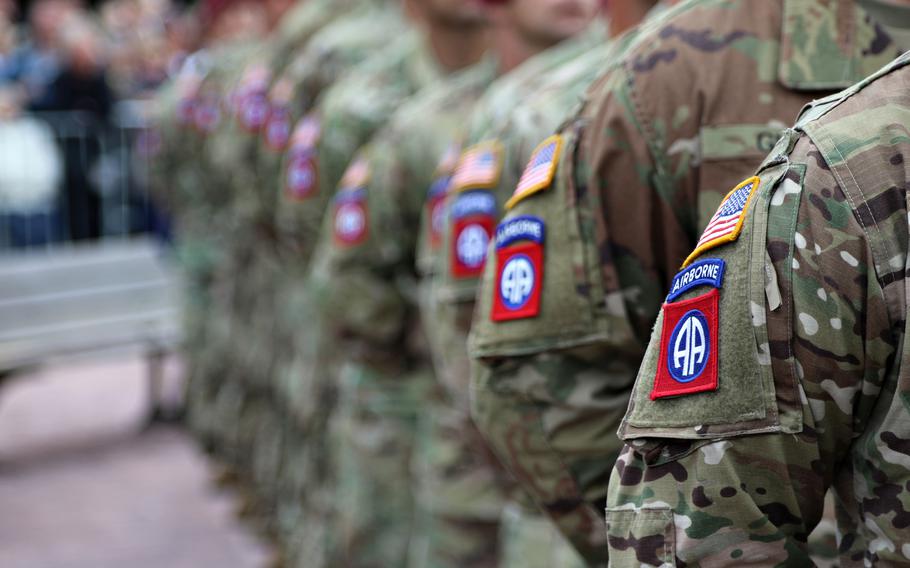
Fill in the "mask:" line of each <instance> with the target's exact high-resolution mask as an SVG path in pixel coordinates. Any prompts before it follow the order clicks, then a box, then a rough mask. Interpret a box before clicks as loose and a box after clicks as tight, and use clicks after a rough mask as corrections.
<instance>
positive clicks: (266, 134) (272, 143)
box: [262, 105, 291, 154]
mask: <svg viewBox="0 0 910 568" xmlns="http://www.w3.org/2000/svg"><path fill="white" fill-rule="evenodd" d="M262 138H263V142H264V143H265V147H266V148H268V149H269V150H270V151H271V152H274V153H276V154H279V153H281V152H284V150H285V149H286V148H287V145H288V141H290V139H291V111H290V109H288V107H286V106H284V105H275V106H272V107H271V109H270V110H269V118H268V120H267V121H266V123H265V126H264V127H263V130H262Z"/></svg>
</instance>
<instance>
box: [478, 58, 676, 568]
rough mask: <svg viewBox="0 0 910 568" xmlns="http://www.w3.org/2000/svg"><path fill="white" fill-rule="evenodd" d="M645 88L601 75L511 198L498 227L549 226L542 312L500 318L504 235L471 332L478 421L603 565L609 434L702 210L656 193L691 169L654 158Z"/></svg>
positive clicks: (614, 442)
mask: <svg viewBox="0 0 910 568" xmlns="http://www.w3.org/2000/svg"><path fill="white" fill-rule="evenodd" d="M637 95H638V94H636V93H633V91H632V89H631V82H630V78H629V75H628V74H627V72H626V70H625V69H622V68H617V69H614V70H613V71H612V72H610V73H608V74H606V75H605V76H604V77H602V78H601V79H600V80H599V81H598V83H597V84H596V85H595V86H594V88H593V89H592V90H591V91H590V92H589V94H588V96H587V99H588V101H587V102H586V103H585V106H584V108H583V109H582V110H581V113H580V115H579V118H577V119H576V120H573V121H570V122H569V123H568V124H567V125H566V126H565V127H564V128H563V129H562V133H561V144H562V146H561V151H560V152H559V156H558V164H557V165H556V171H555V174H554V177H553V180H552V181H551V182H550V183H549V184H545V186H544V187H541V188H537V189H535V191H533V192H529V193H528V195H527V196H525V197H520V198H517V199H516V198H514V197H513V206H512V208H511V209H510V210H509V211H508V213H507V215H506V216H505V218H504V219H503V222H502V223H501V224H500V227H501V228H502V227H505V226H507V225H508V224H509V223H510V222H512V221H513V220H517V219H521V218H528V217H531V218H536V219H539V220H540V221H541V222H542V223H543V225H544V226H545V242H544V243H543V247H542V248H543V260H542V263H541V269H542V273H543V274H542V277H541V279H540V281H539V286H540V287H541V289H540V291H539V294H540V300H539V302H540V303H539V308H538V310H537V313H536V314H534V315H533V316H532V317H524V318H516V319H511V320H508V321H494V317H493V315H492V314H493V311H494V307H495V306H496V305H497V304H500V300H499V299H498V298H497V296H498V295H499V294H501V293H502V291H503V290H504V289H505V288H503V283H504V281H503V278H504V274H505V272H504V266H505V265H504V262H501V261H504V260H505V259H506V258H507V255H508V254H509V248H510V247H509V246H504V247H502V248H499V247H498V245H495V244H494V247H496V250H494V251H493V252H491V254H490V259H491V261H490V262H489V263H487V268H486V270H485V273H484V280H483V284H482V288H481V291H480V295H479V296H478V311H477V312H476V314H475V317H474V327H473V329H472V337H471V351H472V357H473V358H474V360H475V361H474V366H473V369H472V374H473V377H472V386H473V390H474V392H473V393H472V397H473V404H474V408H473V412H474V416H475V419H476V420H477V421H478V423H479V424H480V425H481V428H482V429H483V431H484V433H485V434H486V435H487V436H488V437H489V439H490V440H491V442H492V444H493V446H494V447H495V448H496V450H497V453H498V455H499V457H500V459H502V460H503V461H504V463H506V464H507V466H508V467H509V468H510V470H512V472H513V473H514V474H515V475H516V477H517V478H518V479H519V480H520V481H521V483H522V484H523V486H524V487H525V488H526V489H528V490H529V491H530V492H531V493H532V494H533V496H534V498H535V500H536V501H537V502H538V504H539V505H541V506H542V508H544V510H545V511H547V513H548V514H549V515H550V516H551V517H552V518H554V520H556V522H557V524H558V525H559V526H560V528H561V530H563V532H564V533H565V534H566V536H567V537H568V538H569V539H570V541H571V542H572V543H573V544H574V545H575V546H576V548H578V549H579V550H580V551H581V552H582V554H583V555H584V557H585V558H586V560H587V561H588V562H589V563H591V564H593V565H598V564H600V563H603V562H605V561H606V554H605V553H606V547H605V543H604V535H605V527H604V524H603V514H602V510H603V505H604V503H605V500H606V493H607V481H608V479H609V475H610V469H611V457H609V456H615V455H616V454H617V453H618V452H619V450H620V447H621V443H620V442H619V440H618V439H616V438H615V437H614V436H612V435H610V434H609V432H611V431H613V430H614V429H615V428H616V427H617V426H618V424H619V421H620V419H621V418H622V415H623V413H624V410H625V406H626V401H627V399H628V393H629V389H630V387H631V384H632V382H633V380H634V377H635V370H636V369H637V367H638V363H639V361H640V358H641V355H642V352H643V343H644V339H645V337H646V334H647V333H648V331H649V330H650V322H649V321H647V320H648V318H649V317H650V318H651V320H653V318H654V316H655V314H656V312H657V311H658V309H659V306H660V299H661V297H660V295H659V293H660V290H661V289H662V288H663V286H664V280H665V279H666V278H667V277H666V274H667V272H671V271H673V270H675V268H676V267H677V266H676V265H675V264H671V263H670V259H671V258H673V253H668V252H667V251H668V250H669V249H673V250H675V249H676V248H678V247H680V246H682V245H681V243H686V242H688V241H689V238H688V236H687V233H686V232H685V231H684V230H683V228H682V224H681V222H680V221H679V219H678V215H677V214H676V211H677V210H682V211H691V210H692V209H694V207H693V206H692V205H691V204H688V206H686V203H685V197H686V196H687V195H689V194H686V193H681V194H680V195H676V196H675V199H673V200H672V203H671V202H670V200H668V199H667V194H666V193H661V192H660V191H659V190H655V189H654V188H655V187H657V188H659V189H663V188H666V187H669V186H671V184H673V183H675V186H674V187H685V183H684V181H685V180H683V181H680V180H679V179H675V178H674V176H676V175H677V174H675V172H677V171H681V172H686V171H688V169H689V168H685V167H679V168H671V167H668V165H667V164H662V163H658V162H657V160H656V159H655V157H654V156H655V149H656V146H655V144H656V143H655V142H654V140H653V139H652V138H651V137H650V136H649V134H650V132H643V131H642V129H643V124H645V123H646V122H647V121H651V120H653V119H652V117H651V116H644V117H643V116H642V114H641V111H642V107H641V106H640V105H639V104H638V103H637V102H636V101H635V96H637ZM685 128H690V127H689V125H679V131H683V130H684V129H685ZM690 129H691V128H690ZM674 134H676V133H674ZM692 136H694V133H693V134H692ZM683 158H684V157H683V156H681V157H680V158H679V159H680V160H682V159H683ZM620 164H621V165H620ZM530 187H531V188H532V189H534V186H533V185H532V186H530ZM630 195H634V199H631V198H630ZM614 224H615V226H614ZM682 256H684V255H682ZM500 270H502V271H500ZM671 273H672V272H671ZM506 284H509V283H508V282H506ZM500 305H501V304H500Z"/></svg>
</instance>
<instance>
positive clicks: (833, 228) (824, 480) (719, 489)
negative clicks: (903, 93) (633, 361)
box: [607, 133, 906, 566]
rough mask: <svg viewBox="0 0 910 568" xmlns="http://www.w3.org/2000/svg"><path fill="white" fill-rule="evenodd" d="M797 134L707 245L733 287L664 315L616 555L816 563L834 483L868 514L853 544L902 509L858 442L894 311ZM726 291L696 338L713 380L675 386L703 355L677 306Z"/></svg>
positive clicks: (659, 561) (643, 377)
mask: <svg viewBox="0 0 910 568" xmlns="http://www.w3.org/2000/svg"><path fill="white" fill-rule="evenodd" d="M794 143H795V147H793V148H792V154H791V158H790V159H789V161H788V160H786V159H784V160H778V161H777V163H775V161H774V160H772V161H771V162H769V163H770V165H769V166H768V167H766V168H765V169H764V170H763V172H762V174H761V175H760V177H759V179H758V180H757V181H758V189H756V190H754V191H755V192H756V194H755V195H754V197H753V200H752V201H751V202H750V204H749V205H748V207H749V209H748V212H747V214H746V217H745V222H744V223H743V225H742V232H741V233H740V234H739V237H738V238H737V239H736V240H735V241H734V242H732V243H731V244H725V245H724V246H721V247H720V248H717V249H715V250H711V251H710V252H708V253H703V254H702V255H701V256H700V257H699V259H704V258H706V257H708V256H710V257H712V259H710V260H711V262H717V261H718V260H720V261H722V262H724V263H725V267H726V272H725V275H724V276H723V279H724V280H723V282H722V284H720V285H719V286H718V289H717V290H711V291H710V292H705V287H704V286H701V287H696V288H695V289H692V290H690V291H688V292H685V293H684V294H682V295H681V296H679V298H674V299H673V300H672V301H670V300H668V303H667V304H665V306H664V309H663V311H662V314H661V316H660V318H659V319H658V321H657V324H656V327H655V331H654V335H653V336H652V339H651V345H650V347H649V349H648V353H647V354H646V356H645V360H644V363H643V365H642V368H641V371H640V373H639V376H638V379H637V381H636V386H635V388H634V391H633V395H632V401H631V403H630V406H629V409H628V412H627V415H626V417H625V419H624V420H623V424H622V427H621V429H620V435H621V436H622V437H623V438H624V439H625V441H626V444H627V445H626V447H625V448H624V449H623V451H622V454H621V456H620V457H619V459H618V460H617V462H616V466H615V469H614V472H613V475H612V479H611V481H610V494H609V506H608V510H607V521H608V542H609V549H610V558H611V562H612V563H613V564H614V565H616V566H662V565H673V564H674V562H676V563H679V564H681V565H744V564H762V565H793V566H797V565H799V566H802V565H810V564H811V560H810V558H809V554H808V552H807V548H806V540H807V537H808V535H809V533H810V532H811V531H812V529H813V527H814V526H815V525H816V524H817V523H818V521H819V519H820V518H821V515H822V509H823V500H824V495H825V492H826V490H827V488H828V487H830V486H832V485H835V486H836V487H839V489H840V490H841V491H842V497H844V498H847V499H850V498H851V497H855V498H857V499H858V500H861V501H862V503H863V505H862V507H863V508H865V509H866V512H867V513H866V517H865V526H853V527H849V528H847V530H846V532H845V534H844V537H843V539H842V541H841V543H840V545H841V549H842V550H841V551H842V552H843V551H844V550H848V549H849V548H850V546H851V540H852V539H853V537H854V536H855V535H856V534H857V533H855V532H854V531H858V532H859V533H866V536H869V534H870V531H871V532H872V533H877V532H878V531H880V530H882V534H880V536H882V537H884V534H885V533H888V532H889V528H888V526H889V525H890V524H891V523H890V522H889V521H888V520H887V519H886V518H885V517H887V516H888V515H889V514H890V512H891V511H898V512H899V514H900V511H902V510H903V505H902V503H901V502H900V501H898V500H897V499H896V497H891V496H889V495H891V494H892V491H891V489H892V488H891V486H889V485H888V484H887V483H883V480H882V479H880V478H879V476H881V472H877V471H876V470H875V468H874V467H873V466H872V462H871V461H868V460H866V459H862V457H859V458H858V459H857V455H856V454H854V456H853V457H854V461H853V462H852V463H850V457H851V454H850V450H851V447H852V445H853V444H855V443H856V441H857V438H858V437H859V436H860V435H861V433H862V432H863V431H864V430H865V429H866V427H867V426H868V425H869V424H870V418H872V416H873V413H874V408H875V405H876V404H877V402H878V399H879V397H880V394H882V392H883V387H884V386H885V384H886V382H887V375H888V372H889V368H891V367H890V361H891V360H892V358H893V357H894V355H895V351H894V348H893V345H895V342H894V337H895V325H896V324H898V323H899V322H897V321H895V320H894V318H893V313H891V312H889V308H888V305H887V304H888V302H887V301H886V297H885V293H884V292H883V288H882V284H881V281H880V280H879V278H878V277H877V274H876V272H875V270H874V269H873V267H874V265H875V260H874V259H873V258H872V257H873V255H872V251H871V249H870V245H869V242H868V240H867V238H866V233H865V231H864V227H863V226H861V225H860V223H859V221H858V216H857V214H856V212H855V211H854V210H853V208H852V204H851V200H850V199H848V198H847V196H846V195H845V193H844V191H843V189H842V188H841V186H840V183H839V180H838V179H837V178H836V177H835V175H834V174H833V173H832V171H831V170H830V169H829V167H828V166H827V165H826V164H825V163H824V162H823V160H822V159H821V157H820V155H819V152H818V151H817V150H816V149H815V148H814V146H813V144H812V143H811V142H810V141H809V140H808V139H807V138H801V139H798V141H797V136H796V135H795V134H793V133H791V134H790V135H789V136H787V137H785V138H784V140H783V141H782V142H781V143H779V147H782V146H787V145H789V146H793V144H794ZM905 209H906V206H905V205H904V204H903V203H900V204H898V205H897V206H896V211H897V210H899V211H900V212H902V213H903V214H905ZM897 216H899V215H897ZM900 222H901V223H903V222H905V220H904V219H903V218H901V220H900ZM681 274H682V273H681ZM717 292H719V304H717V306H718V307H717V312H716V317H714V316H710V311H706V313H708V314H709V317H708V319H707V320H705V321H711V322H712V323H710V324H709V325H708V327H707V330H708V335H706V336H705V337H706V338H707V339H706V342H707V343H705V342H702V343H701V345H702V346H704V347H707V348H708V349H709V351H710V352H713V353H715V354H716V361H714V362H713V363H712V360H711V359H710V358H709V357H708V358H707V365H708V367H707V371H703V373H707V374H712V373H713V374H714V377H715V379H716V384H715V385H714V388H713V389H712V388H710V385H708V386H707V387H704V388H703V389H702V392H696V390H697V389H696V390H691V391H690V393H692V394H681V395H678V396H669V395H668V391H667V390H665V389H667V383H662V382H661V381H662V377H663V376H664V375H665V374H666V373H667V372H671V373H672V367H673V366H674V365H676V364H679V362H680V361H683V365H685V361H688V357H691V358H692V360H693V361H695V360H696V359H697V357H696V356H695V355H692V353H695V352H693V351H691V350H689V351H688V352H687V351H686V350H685V349H684V348H682V347H680V345H683V347H684V346H685V345H689V346H690V347H691V346H693V345H695V344H696V343H698V342H696V343H686V341H683V342H682V344H681V343H680V340H679V337H680V336H681V335H682V332H679V333H677V332H678V330H680V329H682V328H681V326H682V324H683V323H684V322H685V321H687V318H688V317H689V314H691V313H692V312H688V313H687V314H686V315H685V316H681V319H678V322H679V323H676V324H675V327H673V326H674V324H673V321H674V318H676V317H677V316H674V315H673V314H675V313H679V312H677V311H676V309H677V308H676V307H674V304H678V305H680V306H683V307H686V308H692V309H695V308H699V309H701V307H703V306H708V305H709V304H708V303H707V302H709V297H710V296H712V294H715V293H717ZM680 303H682V304H680ZM718 319H719V323H718ZM712 326H716V327H712ZM683 327H684V326H683ZM671 329H672V335H667V332H669V331H670V330H671ZM712 334H713V335H712ZM674 338H676V339H675V340H674ZM706 353H707V352H706ZM674 354H675V355H674ZM677 356H678V357H677ZM711 365H716V368H712V367H711ZM668 368H669V369H670V371H667V369H668ZM704 376H707V375H704ZM674 377H677V381H680V380H690V379H689V377H687V376H681V375H678V374H676V375H674ZM699 377H700V378H699V379H698V380H696V381H694V382H693V383H690V384H695V383H697V382H698V381H700V380H701V377H702V376H699ZM668 382H669V383H673V381H668ZM672 386H673V387H674V388H678V387H679V385H678V384H675V383H674V384H673V385H672ZM869 442H870V443H873V442H871V440H870V441H869ZM865 453H866V452H865V451H863V452H860V455H862V454H865ZM846 470H853V471H852V474H853V475H854V476H857V477H859V478H867V480H868V481H869V483H871V484H872V485H876V484H878V488H877V489H876V490H875V492H874V494H869V495H865V494H864V493H865V490H864V489H861V488H860V485H856V486H853V487H851V484H853V483H855V482H856V481H857V479H855V478H851V476H850V475H846V474H844V473H843V472H845V471H846ZM869 478H871V479H869ZM861 485H862V484H861ZM860 493H863V494H864V495H862V496H861V495H860ZM854 506H855V505H854ZM879 520H883V521H885V522H884V523H878V522H877V521H879ZM870 521H871V522H870ZM861 522H862V521H861ZM894 526H896V525H894ZM883 527H884V529H883ZM843 528H844V527H843V526H842V529H843ZM873 538H875V537H874V535H873ZM860 540H862V539H860ZM885 542H886V541H883V542H882V544H883V545H884V546H883V547H882V549H883V550H882V551H881V552H883V553H887V551H886V550H885V549H887V548H888V546H887V545H886V544H885ZM890 552H891V553H893V552H894V547H893V545H892V546H891V550H890ZM886 555H887V554H883V555H882V556H881V557H880V559H883V558H885V557H886ZM861 557H862V555H860V558H861ZM893 558H897V557H893Z"/></svg>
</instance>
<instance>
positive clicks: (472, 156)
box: [450, 140, 502, 192]
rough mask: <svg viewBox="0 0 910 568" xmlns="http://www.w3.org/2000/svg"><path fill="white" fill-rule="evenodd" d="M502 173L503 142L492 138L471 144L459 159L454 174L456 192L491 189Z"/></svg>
mask: <svg viewBox="0 0 910 568" xmlns="http://www.w3.org/2000/svg"><path fill="white" fill-rule="evenodd" d="M501 173H502V144H500V143H499V141H496V140H492V141H487V142H481V143H480V144H475V145H474V146H471V147H470V148H468V149H467V150H465V151H464V153H463V154H462V155H461V157H460V158H459V160H458V165H457V166H456V167H455V173H454V174H453V175H452V184H451V186H450V187H451V189H452V191H454V192H460V191H468V190H469V189H491V188H493V187H495V186H496V184H497V183H499V176H500V174H501Z"/></svg>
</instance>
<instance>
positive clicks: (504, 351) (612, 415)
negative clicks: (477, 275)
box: [470, 0, 899, 561]
mask: <svg viewBox="0 0 910 568" xmlns="http://www.w3.org/2000/svg"><path fill="white" fill-rule="evenodd" d="M662 18H663V19H662V20H659V21H658V22H656V23H655V24H654V27H653V28H651V27H649V28H648V29H647V30H646V31H645V32H644V33H642V34H641V36H640V37H639V38H638V39H637V40H635V41H634V42H633V44H632V46H631V47H630V48H629V50H628V51H627V52H626V53H625V54H623V55H622V56H621V57H620V58H619V59H618V60H616V61H614V62H613V63H610V64H609V66H608V68H607V69H608V70H607V72H606V73H605V74H604V75H603V76H602V77H601V78H600V79H598V81H597V82H596V83H595V84H594V85H593V86H592V88H591V89H589V91H588V93H587V95H586V100H585V103H584V104H583V106H582V108H581V110H580V111H579V113H578V114H577V116H576V117H575V118H573V119H572V120H569V121H568V122H566V123H565V125H564V126H563V127H562V128H561V129H560V132H559V134H558V135H557V136H556V137H554V138H551V139H549V140H548V141H547V142H546V143H545V144H542V145H541V147H540V151H539V152H537V153H536V155H535V157H534V158H532V159H531V161H530V165H529V167H528V169H527V170H526V174H525V175H524V176H523V179H522V180H521V181H520V182H519V184H518V186H517V191H516V192H515V195H514V196H513V197H512V198H511V199H510V200H509V202H508V203H507V205H506V208H507V214H506V216H505V219H504V220H503V221H502V223H501V224H500V225H499V229H498V234H500V235H501V237H498V238H497V241H496V242H495V243H494V244H493V245H492V246H491V253H490V254H491V255H492V256H491V261H490V262H489V263H488V264H487V267H486V269H485V273H484V279H483V285H482V289H481V291H480V293H479V296H478V298H479V301H478V305H477V312H476V314H475V317H474V327H473V329H472V337H471V343H470V349H471V353H472V356H473V357H475V358H476V364H475V366H474V368H473V370H472V389H473V399H472V402H473V414H474V417H475V419H476V420H477V422H478V424H479V425H480V427H481V428H482V429H483V430H484V432H485V434H486V435H487V437H488V438H489V439H490V440H491V441H492V442H493V444H494V447H495V448H496V450H497V453H498V455H499V456H500V457H501V458H502V459H503V461H504V462H506V464H507V466H508V467H509V468H510V469H511V470H512V471H513V473H514V474H515V475H516V477H517V478H518V479H519V481H520V482H521V483H522V484H523V485H524V486H525V487H526V488H527V489H528V490H529V491H531V492H532V493H533V495H534V498H535V500H537V502H538V504H540V505H541V506H542V507H543V508H544V509H545V510H546V511H547V512H548V513H549V514H550V515H551V517H552V518H553V519H554V520H555V521H556V522H557V523H558V524H559V526H560V527H561V529H562V530H563V531H564V532H565V534H566V535H567V536H568V537H569V538H570V539H571V540H572V541H573V543H575V545H576V546H577V547H578V548H579V549H580V550H583V551H585V556H586V558H589V559H591V558H595V557H599V558H600V559H601V561H605V560H606V542H605V535H606V531H605V526H604V521H603V512H602V511H603V507H604V504H605V500H606V494H607V486H608V481H609V475H610V469H611V466H612V461H611V456H613V455H616V454H617V452H618V451H619V449H620V443H619V441H618V440H617V439H616V438H615V436H614V435H613V432H614V431H615V429H616V427H617V426H618V424H619V421H620V419H621V417H622V414H623V413H624V410H625V406H626V404H627V401H628V397H629V392H630V389H631V384H632V382H633V381H634V376H635V372H636V370H637V368H638V366H639V364H640V362H641V359H642V357H643V355H644V344H645V341H646V339H647V337H648V336H649V333H650V329H651V325H652V323H653V321H654V318H655V317H656V315H657V311H658V310H659V308H660V305H661V302H662V300H663V297H664V294H665V291H666V289H667V286H668V284H669V282H670V279H671V278H672V275H673V274H675V272H676V269H677V268H678V267H679V265H680V264H681V263H682V261H683V260H684V259H685V257H686V255H687V254H688V252H689V251H690V250H691V248H692V247H693V245H694V244H695V241H696V240H697V238H698V235H699V234H700V230H701V229H703V228H704V227H705V225H706V224H707V223H708V221H709V220H710V218H711V215H712V213H713V212H714V211H715V210H716V208H717V205H718V203H719V202H720V200H721V199H722V197H723V195H724V194H725V192H726V191H728V190H729V187H731V186H732V185H733V184H734V183H735V181H734V180H738V179H741V178H743V177H745V176H747V175H749V173H750V172H751V171H754V168H755V167H756V166H757V165H758V162H759V160H760V159H761V156H762V155H763V154H764V153H766V152H767V149H768V148H769V146H770V145H771V144H773V141H774V140H776V139H777V137H778V135H779V132H780V129H781V127H782V125H783V124H786V123H787V121H788V120H790V119H788V117H792V116H795V114H796V113H797V112H798V109H799V108H800V107H801V106H802V104H804V103H805V102H806V101H808V100H810V99H811V98H812V97H814V96H818V95H819V94H825V93H826V92H828V91H830V90H832V89H834V88H838V87H843V86H844V84H845V83H846V82H848V81H855V80H856V79H857V78H858V77H859V76H862V75H866V74H868V73H869V72H871V70H873V69H876V68H877V67H879V66H881V65H882V64H883V62H884V61H887V60H888V59H890V58H892V57H893V56H894V54H895V53H897V52H899V49H898V47H897V46H896V45H894V43H893V41H892V40H891V38H890V37H889V35H888V33H887V31H886V29H885V28H884V27H883V26H881V25H880V24H878V23H877V22H876V21H875V20H874V19H873V17H872V16H871V15H870V14H869V13H867V12H866V11H865V10H864V9H863V8H862V7H861V6H859V5H858V4H857V3H856V2H852V1H847V0H837V1H827V0H812V1H805V0H798V1H794V0H775V1H771V2H749V1H745V0H730V1H718V0H694V1H691V2H686V3H684V4H681V5H678V6H676V7H675V8H672V9H671V10H670V11H669V12H668V13H666V14H664V15H663V16H662Z"/></svg>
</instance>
